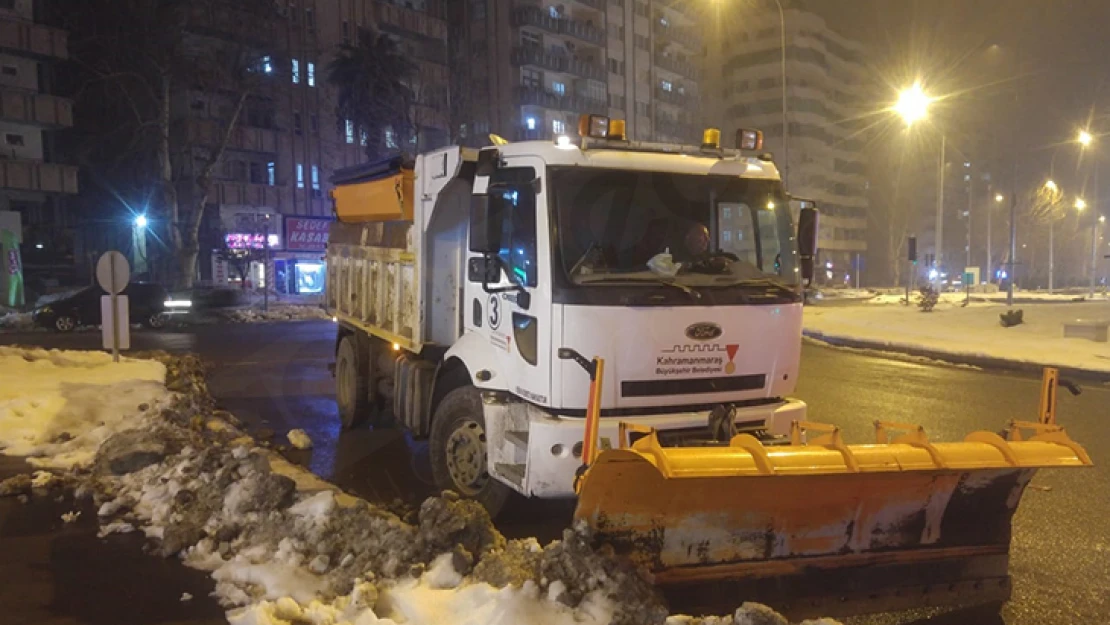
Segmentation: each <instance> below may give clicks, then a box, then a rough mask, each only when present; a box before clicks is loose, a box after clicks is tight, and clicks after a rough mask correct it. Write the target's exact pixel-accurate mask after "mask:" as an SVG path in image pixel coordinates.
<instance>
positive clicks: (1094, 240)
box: [1088, 155, 1106, 298]
mask: <svg viewBox="0 0 1110 625" xmlns="http://www.w3.org/2000/svg"><path fill="white" fill-rule="evenodd" d="M1098 169H1099V167H1098V155H1095V210H1094V217H1095V220H1094V222H1093V223H1092V224H1091V289H1090V293H1088V295H1089V296H1090V297H1092V298H1093V297H1094V296H1095V275H1096V274H1097V273H1098V231H1099V224H1100V223H1102V222H1104V221H1106V218H1105V217H1103V216H1102V215H1101V212H1102V209H1101V208H1100V205H1099V198H1098Z"/></svg>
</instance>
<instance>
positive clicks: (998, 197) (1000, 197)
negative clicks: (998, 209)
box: [994, 193, 1006, 204]
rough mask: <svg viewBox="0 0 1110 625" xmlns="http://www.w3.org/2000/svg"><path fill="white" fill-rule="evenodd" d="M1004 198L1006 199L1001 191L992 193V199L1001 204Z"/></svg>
mask: <svg viewBox="0 0 1110 625" xmlns="http://www.w3.org/2000/svg"><path fill="white" fill-rule="evenodd" d="M1005 199H1006V196H1005V195H1002V194H1001V193H995V194H994V201H995V202H998V203H999V204H1001V203H1002V202H1003V201H1004V200H1005Z"/></svg>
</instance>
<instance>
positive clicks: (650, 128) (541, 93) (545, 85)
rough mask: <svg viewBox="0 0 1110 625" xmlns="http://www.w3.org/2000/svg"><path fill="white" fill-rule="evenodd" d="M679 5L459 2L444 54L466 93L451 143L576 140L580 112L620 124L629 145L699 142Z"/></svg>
mask: <svg viewBox="0 0 1110 625" xmlns="http://www.w3.org/2000/svg"><path fill="white" fill-rule="evenodd" d="M689 5H690V3H688V2H683V1H681V0H666V1H664V0H465V1H464V0H459V1H457V2H451V3H448V6H447V8H446V10H447V15H448V19H449V21H450V23H451V25H452V33H451V38H452V46H451V50H452V54H453V55H456V56H457V57H459V58H465V59H466V63H465V64H462V65H461V66H459V67H458V68H452V70H453V71H456V70H457V71H458V72H460V74H461V75H462V76H464V78H463V82H464V83H465V84H468V85H470V86H471V87H472V88H471V89H470V90H469V91H468V92H467V93H463V94H460V98H461V99H464V100H465V113H464V115H463V116H462V117H463V118H465V119H466V121H462V122H461V125H462V126H463V127H462V128H460V129H459V130H460V132H459V135H460V136H461V137H462V140H463V141H464V142H467V143H470V144H473V145H481V144H483V143H484V142H485V141H486V136H487V135H488V134H489V133H490V132H493V133H497V134H499V135H502V136H504V137H505V138H507V139H511V140H523V139H543V138H550V137H552V136H554V135H559V134H573V133H575V132H576V126H577V120H578V116H579V115H581V114H583V113H599V114H605V113H608V114H609V115H610V116H612V117H615V118H620V119H625V120H626V121H627V131H628V133H629V135H630V137H631V138H633V139H639V140H657V141H681V142H686V143H689V142H693V141H696V140H698V139H699V138H700V131H701V128H700V126H699V124H700V122H701V116H700V108H701V98H700V95H699V91H700V90H699V83H700V78H701V69H700V59H701V55H702V44H701V41H700V38H699V36H698V31H697V29H696V28H695V24H696V18H695V16H693V15H690V14H689V13H688V12H689V11H690V9H689Z"/></svg>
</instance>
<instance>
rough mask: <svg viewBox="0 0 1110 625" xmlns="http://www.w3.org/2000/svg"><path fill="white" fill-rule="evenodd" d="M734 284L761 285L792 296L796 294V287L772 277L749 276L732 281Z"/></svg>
mask: <svg viewBox="0 0 1110 625" xmlns="http://www.w3.org/2000/svg"><path fill="white" fill-rule="evenodd" d="M733 285H734V286H762V287H767V288H771V289H776V290H778V291H779V292H780V293H783V294H790V295H793V296H797V295H798V291H797V289H794V288H792V287H790V286H787V285H785V284H783V283H781V282H779V281H778V280H775V279H773V278H749V279H747V280H738V281H736V282H734V283H733Z"/></svg>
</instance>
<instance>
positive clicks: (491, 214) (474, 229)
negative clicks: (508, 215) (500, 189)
mask: <svg viewBox="0 0 1110 625" xmlns="http://www.w3.org/2000/svg"><path fill="white" fill-rule="evenodd" d="M502 217H503V211H502V204H501V198H500V196H496V195H495V196H490V195H488V194H482V195H475V196H474V197H473V198H472V199H471V201H470V251H471V252H476V253H478V254H486V255H490V254H497V253H498V252H500V251H501V220H502Z"/></svg>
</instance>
